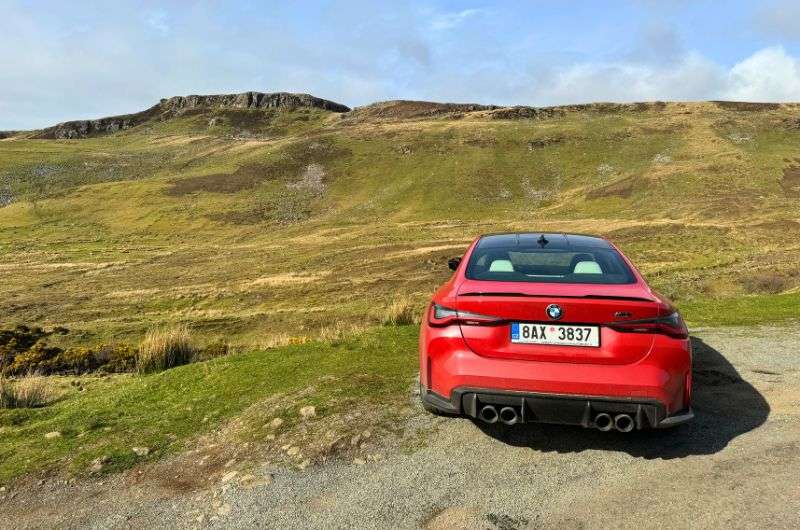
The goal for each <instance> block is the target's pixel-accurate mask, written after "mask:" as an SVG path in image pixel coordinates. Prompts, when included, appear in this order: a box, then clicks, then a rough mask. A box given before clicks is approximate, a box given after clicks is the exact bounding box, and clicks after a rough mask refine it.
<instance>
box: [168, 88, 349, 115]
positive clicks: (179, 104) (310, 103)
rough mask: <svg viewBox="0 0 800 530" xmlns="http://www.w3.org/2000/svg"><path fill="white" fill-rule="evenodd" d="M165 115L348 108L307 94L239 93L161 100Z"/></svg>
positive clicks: (339, 109)
mask: <svg viewBox="0 0 800 530" xmlns="http://www.w3.org/2000/svg"><path fill="white" fill-rule="evenodd" d="M159 106H160V107H161V109H163V110H164V111H166V112H170V111H172V112H175V111H178V110H181V109H194V108H198V107H206V108H231V109H297V108H315V109H322V110H329V111H331V112H348V111H349V110H350V108H349V107H347V106H345V105H342V104H340V103H335V102H333V101H328V100H327V99H321V98H318V97H314V96H312V95H309V94H290V93H288V92H275V93H271V94H264V93H262V92H244V93H242V94H221V95H215V96H175V97H172V98H169V99H162V100H161V102H160V103H159Z"/></svg>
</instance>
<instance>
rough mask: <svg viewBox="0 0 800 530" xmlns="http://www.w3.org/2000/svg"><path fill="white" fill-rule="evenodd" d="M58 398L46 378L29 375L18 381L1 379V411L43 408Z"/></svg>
mask: <svg viewBox="0 0 800 530" xmlns="http://www.w3.org/2000/svg"><path fill="white" fill-rule="evenodd" d="M55 397H56V393H55V391H54V390H53V387H52V385H51V383H50V381H48V379H47V378H46V377H43V376H39V375H29V376H25V377H20V378H18V379H7V378H5V377H0V409H22V408H35V407H43V406H45V405H47V404H48V403H51V402H52V401H53V400H54V399H55Z"/></svg>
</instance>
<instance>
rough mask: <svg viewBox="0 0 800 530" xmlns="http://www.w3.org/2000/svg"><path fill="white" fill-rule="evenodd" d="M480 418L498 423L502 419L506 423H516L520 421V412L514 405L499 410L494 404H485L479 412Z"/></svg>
mask: <svg viewBox="0 0 800 530" xmlns="http://www.w3.org/2000/svg"><path fill="white" fill-rule="evenodd" d="M478 418H480V420H481V421H483V422H486V423H497V422H498V421H501V422H503V423H505V424H506V425H514V424H516V423H518V422H519V420H520V418H519V414H517V411H516V409H515V408H514V407H503V408H501V409H500V411H499V412H498V410H497V408H495V407H494V406H493V405H486V406H484V407H483V408H482V409H481V411H480V412H479V413H478Z"/></svg>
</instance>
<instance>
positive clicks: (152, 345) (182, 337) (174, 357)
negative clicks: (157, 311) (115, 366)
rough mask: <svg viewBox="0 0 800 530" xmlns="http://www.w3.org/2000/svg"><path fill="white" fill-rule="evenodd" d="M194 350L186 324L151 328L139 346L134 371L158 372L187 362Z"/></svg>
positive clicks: (192, 356) (142, 372) (143, 372)
mask: <svg viewBox="0 0 800 530" xmlns="http://www.w3.org/2000/svg"><path fill="white" fill-rule="evenodd" d="M196 351H197V349H196V348H195V346H194V345H193V344H192V339H191V333H190V332H189V328H188V326H186V325H180V326H176V327H172V328H156V329H151V330H150V331H148V332H147V334H146V335H145V337H144V340H143V341H142V343H141V345H140V346H139V352H138V354H137V356H136V371H137V372H138V373H140V374H145V373H152V372H160V371H162V370H166V369H168V368H172V367H174V366H180V365H182V364H188V363H190V362H192V360H193V359H194V355H195V353H196Z"/></svg>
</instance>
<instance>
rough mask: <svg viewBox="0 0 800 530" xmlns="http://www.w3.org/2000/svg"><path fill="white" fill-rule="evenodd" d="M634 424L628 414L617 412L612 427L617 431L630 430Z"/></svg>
mask: <svg viewBox="0 0 800 530" xmlns="http://www.w3.org/2000/svg"><path fill="white" fill-rule="evenodd" d="M635 426H636V425H635V424H634V422H633V418H632V417H631V416H630V415H629V414H619V415H617V416H616V417H615V418H614V427H616V428H617V430H618V431H619V432H631V431H632V430H633V428H634V427H635Z"/></svg>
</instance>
